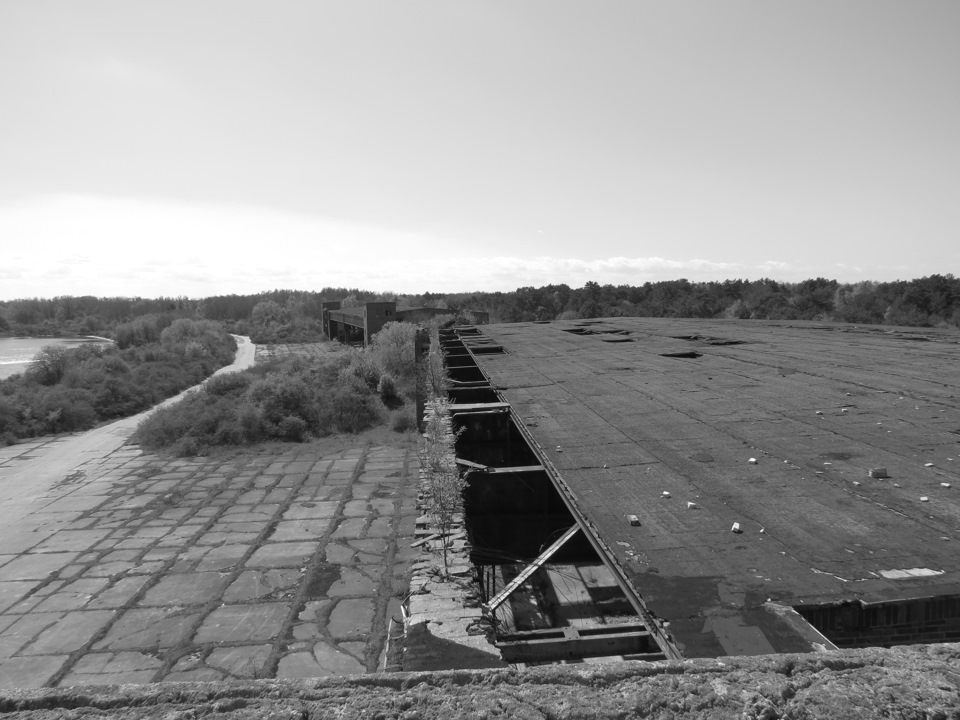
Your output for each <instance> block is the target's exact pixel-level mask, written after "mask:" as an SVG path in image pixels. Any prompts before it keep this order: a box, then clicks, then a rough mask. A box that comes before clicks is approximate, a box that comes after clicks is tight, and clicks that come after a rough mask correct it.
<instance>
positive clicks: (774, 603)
mask: <svg viewBox="0 0 960 720" xmlns="http://www.w3.org/2000/svg"><path fill="white" fill-rule="evenodd" d="M441 342H442V345H443V348H444V352H445V355H446V363H447V367H448V373H449V376H450V379H451V389H450V392H449V394H450V399H451V400H452V402H453V404H452V405H451V415H452V418H453V421H454V424H455V427H457V428H458V429H459V430H460V435H459V436H458V438H457V444H456V453H457V462H458V465H459V466H460V468H461V470H462V472H463V473H465V474H466V476H467V480H468V486H467V489H466V492H465V508H464V512H465V523H466V526H467V532H468V537H469V540H470V547H471V559H472V562H473V565H474V568H475V575H476V581H477V583H478V585H479V592H480V594H481V597H482V599H483V602H484V605H485V607H486V609H487V611H488V613H489V616H490V620H491V622H492V625H493V635H494V638H495V641H496V643H497V645H498V646H499V649H500V651H501V653H502V656H503V658H504V659H505V660H507V661H508V662H516V663H528V664H529V663H533V664H536V663H540V662H555V661H558V660H573V661H581V660H584V659H590V658H602V657H615V658H650V659H655V658H680V657H716V656H724V655H758V654H768V653H780V652H807V651H811V650H816V649H822V648H834V647H865V646H890V645H897V644H908V643H926V642H950V641H957V640H960V546H958V543H960V495H958V493H960V486H958V481H960V407H958V399H960V342H958V336H957V334H956V333H955V332H954V333H950V332H948V331H937V330H926V329H924V330H920V329H916V328H914V329H902V328H899V329H898V328H887V327H855V326H847V325H834V324H826V323H819V324H818V323H809V322H787V321H784V322H774V321H751V322H742V321H722V320H706V321H704V320H675V319H670V320H667V319H646V318H610V319H602V320H581V321H569V322H553V323H517V324H503V325H490V326H486V327H483V328H461V329H456V330H450V331H447V332H445V333H444V335H443V336H442V338H441Z"/></svg>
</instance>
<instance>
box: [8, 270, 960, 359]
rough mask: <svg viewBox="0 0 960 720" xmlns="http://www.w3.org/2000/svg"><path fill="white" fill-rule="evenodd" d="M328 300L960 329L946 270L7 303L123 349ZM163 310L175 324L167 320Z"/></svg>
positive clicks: (295, 314) (273, 324) (271, 332)
mask: <svg viewBox="0 0 960 720" xmlns="http://www.w3.org/2000/svg"><path fill="white" fill-rule="evenodd" d="M328 300H339V301H341V302H342V303H343V305H344V307H350V306H351V305H353V306H357V305H361V304H362V303H364V302H370V301H376V300H395V301H397V304H398V305H399V306H408V307H419V306H429V307H441V308H447V309H449V310H450V312H451V314H454V315H456V314H457V313H463V314H466V315H469V313H470V311H482V312H486V313H488V314H489V321H490V322H492V323H496V322H522V321H533V320H538V321H543V320H558V319H559V320H566V319H578V318H594V317H617V316H636V317H676V318H739V319H766V320H817V321H835V322H849V323H860V324H877V325H881V324H885V325H906V326H915V327H942V328H960V279H957V278H955V277H954V276H953V275H952V274H945V275H930V276H927V277H923V278H918V279H914V280H897V281H891V282H873V281H863V282H858V283H840V282H838V281H836V280H828V279H825V278H815V279H810V280H804V281H802V282H795V283H789V282H778V281H776V280H771V279H761V280H725V281H708V282H692V281H689V280H685V279H680V280H666V281H660V282H647V283H644V284H643V285H610V284H608V285H600V284H599V283H596V282H587V283H586V284H585V285H584V286H583V287H582V288H571V287H570V286H568V285H565V284H559V285H546V286H543V287H539V288H534V287H522V288H518V289H517V290H514V291H512V292H469V293H431V292H424V293H423V294H420V295H398V294H396V293H389V292H388V293H382V292H380V293H378V292H373V291H367V290H360V289H357V288H346V287H325V288H322V289H320V290H316V291H303V290H272V291H266V292H260V293H252V294H245V295H216V296H211V297H206V298H200V299H192V298H186V297H175V298H155V299H145V298H123V297H113V298H97V297H92V296H84V297H72V296H60V297H53V298H23V299H17V300H8V301H0V334H3V335H31V336H54V335H63V334H77V335H103V336H106V337H110V338H112V339H114V340H117V342H118V343H119V344H120V346H121V347H123V346H124V345H132V344H136V343H138V342H140V340H142V338H138V337H137V334H138V333H148V332H156V328H157V327H162V326H163V325H164V324H167V323H169V322H172V321H173V320H174V319H176V318H192V319H203V320H213V321H217V322H220V323H223V325H224V327H225V328H226V329H227V330H229V331H230V332H234V333H237V334H242V335H249V336H250V337H251V339H252V340H253V342H255V343H271V342H309V341H311V340H316V339H319V338H320V336H321V325H320V319H321V302H323V301H328ZM158 316H159V317H163V318H164V319H165V321H166V323H163V322H161V323H160V324H159V325H158V323H157V322H156V319H157V317H158ZM138 319H143V321H142V322H138Z"/></svg>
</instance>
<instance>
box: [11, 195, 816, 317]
mask: <svg viewBox="0 0 960 720" xmlns="http://www.w3.org/2000/svg"><path fill="white" fill-rule="evenodd" d="M0 237H3V238H4V241H5V245H6V246H8V247H13V248H16V250H15V252H14V254H13V255H11V256H10V257H9V258H6V259H5V261H4V267H3V283H2V285H0V299H10V298H15V297H32V296H42V297H51V296H55V295H88V294H90V295H123V296H144V297H157V296H174V295H187V296H191V297H203V296H208V295H216V294H229V293H240V294H242V293H255V292H260V291H263V290H269V289H274V288H295V289H305V290H311V289H313V290H318V289H320V288H323V287H325V286H334V287H359V288H367V289H371V290H378V291H388V290H392V291H395V292H402V293H421V292H425V291H431V292H469V291H474V290H488V291H496V290H501V291H508V290H514V289H516V288H518V287H523V286H528V285H532V286H542V285H549V284H560V283H565V284H567V285H570V286H571V287H581V286H583V284H584V283H585V282H587V281H595V282H599V283H601V284H608V283H610V284H614V285H618V284H631V285H637V284H642V283H644V282H647V281H651V282H655V281H659V280H671V279H677V278H681V277H683V278H687V279H689V280H694V281H696V280H725V279H728V278H736V277H742V278H759V277H765V276H774V277H776V278H777V279H781V280H801V279H804V277H806V276H807V275H804V276H803V277H801V276H799V275H797V276H796V277H790V274H791V273H793V274H796V273H797V272H801V271H803V272H805V271H806V269H805V268H796V267H793V268H791V266H788V265H787V264H786V263H783V262H779V261H772V260H768V261H763V262H760V263H758V264H757V265H752V266H751V265H746V264H742V263H732V262H721V261H716V260H711V259H707V258H691V259H676V258H666V257H660V256H651V257H625V256H616V257H606V258H591V257H550V256H544V255H530V256H526V255H523V254H522V252H518V253H516V254H511V255H491V256H485V255H483V254H482V249H478V248H482V247H483V246H484V243H482V242H473V243H460V242H458V241H457V239H456V238H449V237H439V236H434V235H427V234H421V233H415V232H411V231H409V230H408V229H403V228H401V229H398V228H387V227H380V226H377V225H373V224H360V223H348V222H343V221H340V220H337V219H334V218H327V217H315V216H309V215H302V214H296V213H290V212H285V211H280V210H275V209H270V208H261V207H253V206H240V205H228V204H222V205H215V204H196V203H186V202H175V201H170V200H160V199H154V198H116V197H100V196H89V195H55V196H44V197H37V198H33V199H31V200H29V201H25V202H21V203H19V204H15V205H5V206H3V205H0ZM519 247H522V246H519Z"/></svg>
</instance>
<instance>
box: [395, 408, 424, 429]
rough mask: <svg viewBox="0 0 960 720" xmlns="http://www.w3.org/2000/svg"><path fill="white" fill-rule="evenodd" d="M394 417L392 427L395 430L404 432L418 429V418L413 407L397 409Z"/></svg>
mask: <svg viewBox="0 0 960 720" xmlns="http://www.w3.org/2000/svg"><path fill="white" fill-rule="evenodd" d="M392 417H393V419H392V420H391V421H390V427H391V428H392V429H393V431H394V432H398V433H404V432H410V431H411V430H418V428H417V418H416V417H415V413H414V411H413V409H412V408H410V407H405V408H401V409H399V410H395V411H394V412H393V413H392Z"/></svg>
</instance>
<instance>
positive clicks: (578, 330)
mask: <svg viewBox="0 0 960 720" xmlns="http://www.w3.org/2000/svg"><path fill="white" fill-rule="evenodd" d="M560 329H561V330H563V331H564V332H568V333H573V334H574V335H592V334H593V333H592V332H591V331H590V330H585V329H584V328H580V327H575V328H560Z"/></svg>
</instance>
